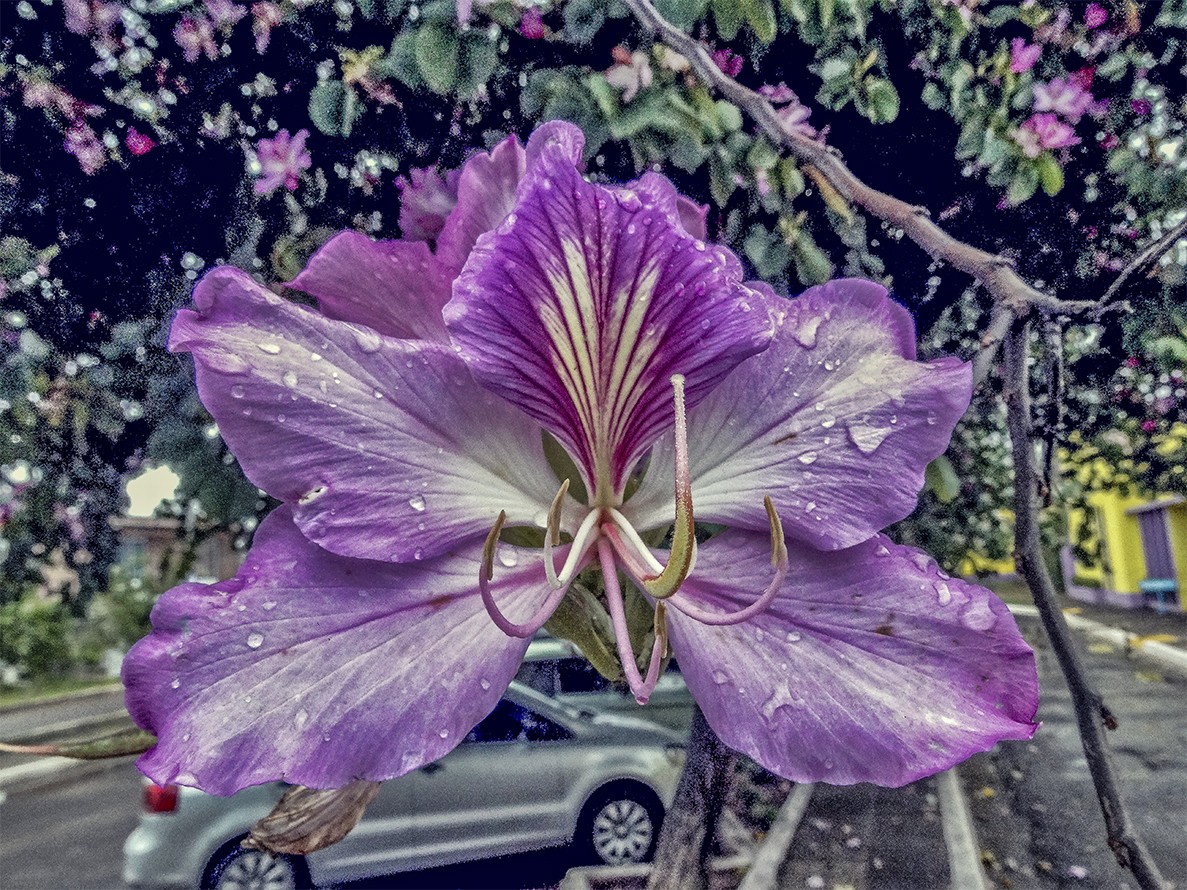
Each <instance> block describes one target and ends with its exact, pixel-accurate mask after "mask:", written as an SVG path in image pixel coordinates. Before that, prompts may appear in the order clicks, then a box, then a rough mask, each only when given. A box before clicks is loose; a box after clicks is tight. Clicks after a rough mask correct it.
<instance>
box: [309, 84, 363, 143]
mask: <svg viewBox="0 0 1187 890" xmlns="http://www.w3.org/2000/svg"><path fill="white" fill-rule="evenodd" d="M361 113H362V107H361V106H359V104H358V103H357V102H356V101H355V100H354V94H353V93H352V92H351V91H350V90H349V89H347V87H346V84H344V83H343V82H342V81H340V80H323V81H322V82H321V83H319V84H318V85H317V86H315V87H314V88H313V89H312V90H311V91H310V93H309V119H310V120H311V121H313V125H314V126H315V127H317V128H318V129H319V130H321V132H323V133H325V134H326V135H327V136H349V135H350V131H351V128H352V127H353V126H354V122H355V121H356V120H357V119H358V116H359V115H360V114H361Z"/></svg>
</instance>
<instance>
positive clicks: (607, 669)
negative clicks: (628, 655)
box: [544, 572, 625, 683]
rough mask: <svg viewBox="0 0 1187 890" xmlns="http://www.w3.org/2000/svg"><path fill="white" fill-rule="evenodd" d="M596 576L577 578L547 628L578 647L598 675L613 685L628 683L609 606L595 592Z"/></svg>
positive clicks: (597, 583) (597, 580)
mask: <svg viewBox="0 0 1187 890" xmlns="http://www.w3.org/2000/svg"><path fill="white" fill-rule="evenodd" d="M600 583H601V582H600V579H599V578H598V575H597V574H596V573H588V572H587V573H585V574H583V575H582V576H581V577H579V578H577V580H576V581H574V582H573V584H572V586H570V587H569V590H568V592H567V593H566V594H565V596H564V598H563V599H562V600H561V601H560V605H558V606H557V607H556V611H555V612H553V613H552V617H551V618H549V619H548V622H547V623H546V624H545V625H544V629H545V630H546V631H548V632H549V633H550V634H552V635H553V636H554V637H559V638H560V639H563V640H568V641H569V642H571V643H575V644H576V645H577V648H579V649H580V650H581V651H582V653H583V654H584V655H585V657H586V658H588V659H589V663H590V664H592V665H593V666H594V669H595V670H597V672H598V673H599V674H601V675H602V676H603V677H605V678H606V679H607V680H609V681H610V682H612V683H621V682H622V681H623V680H624V679H625V675H624V674H623V672H622V665H621V664H620V663H619V661H618V650H617V649H616V648H615V645H614V628H613V626H612V625H611V624H610V615H609V614H608V613H607V611H606V606H605V605H604V604H603V603H602V600H601V598H600V597H599V596H598V594H597V593H596V592H595V590H596V586H597V585H600Z"/></svg>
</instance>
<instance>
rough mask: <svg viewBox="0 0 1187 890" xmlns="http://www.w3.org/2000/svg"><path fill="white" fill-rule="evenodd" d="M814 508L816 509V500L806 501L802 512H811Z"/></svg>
mask: <svg viewBox="0 0 1187 890" xmlns="http://www.w3.org/2000/svg"><path fill="white" fill-rule="evenodd" d="M815 509H816V502H815V501H808V503H807V506H805V507H804V512H805V513H811V512H812V511H813V510H815Z"/></svg>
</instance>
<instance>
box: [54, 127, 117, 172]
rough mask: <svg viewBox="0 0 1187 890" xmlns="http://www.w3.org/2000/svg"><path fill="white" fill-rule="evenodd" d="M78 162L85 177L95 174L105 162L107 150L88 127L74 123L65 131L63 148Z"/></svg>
mask: <svg viewBox="0 0 1187 890" xmlns="http://www.w3.org/2000/svg"><path fill="white" fill-rule="evenodd" d="M63 147H64V148H65V149H66V151H67V152H69V153H70V154H72V155H74V157H75V158H76V159H77V160H78V166H80V167H81V168H82V172H83V173H85V174H86V175H87V176H90V175H91V174H93V173H95V172H96V171H97V170H98V169H99V168H100V167H102V166H103V164H104V163H105V162H106V161H107V149H105V148H104V147H103V143H102V142H100V141H99V137H98V136H96V135H95V131H94V130H92V129H91V128H90V126H89V125H87V124H84V123H76V124H74V125H73V126H72V127H71V128H70V129H69V130H67V131H66V139H65V143H64V146H63Z"/></svg>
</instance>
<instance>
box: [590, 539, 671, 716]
mask: <svg viewBox="0 0 1187 890" xmlns="http://www.w3.org/2000/svg"><path fill="white" fill-rule="evenodd" d="M598 558H599V559H600V560H601V564H602V577H603V580H604V582H605V585H606V603H607V605H608V606H609V607H610V622H611V624H612V625H613V627H614V641H615V643H616V644H617V646H618V660H619V661H620V662H621V663H622V669H623V671H624V672H625V673H626V681H627V683H628V684H629V685H630V687H631V692H633V693H634V695H635V701H637V702H638V703H639V704H641V705H645V704H647V699H649V698H651V693H652V692H653V691H654V690H655V684H656V683H658V682H659V668H660V664H661V663H662V662H663V659H664V654H665V653H666V652H667V648H668V626H667V620H666V612H665V610H664V604H663V603H657V604H656V606H655V643H654V644H652V647H651V660H650V661H649V662H648V663H647V677H646V678H644V677H643V676H642V675H641V674H640V673H639V665H638V664H636V662H635V653H634V651H633V650H632V649H631V637H630V632H629V631H628V630H627V624H626V609H625V607H624V606H623V602H622V589H621V588H620V587H619V586H618V567H617V565H615V562H614V549H613V547H611V545H610V542H609V541H607V540H606V539H605V538H599V539H598Z"/></svg>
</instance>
